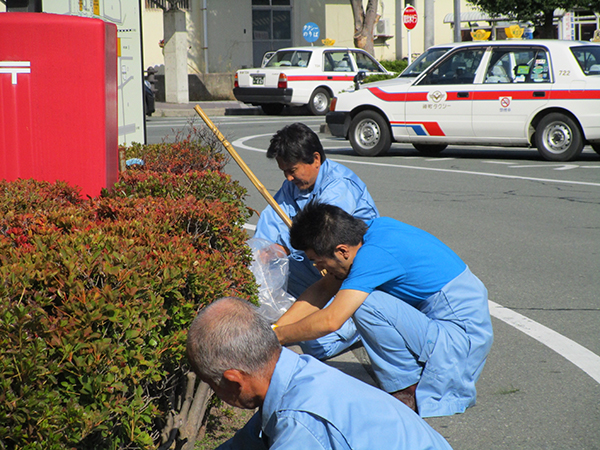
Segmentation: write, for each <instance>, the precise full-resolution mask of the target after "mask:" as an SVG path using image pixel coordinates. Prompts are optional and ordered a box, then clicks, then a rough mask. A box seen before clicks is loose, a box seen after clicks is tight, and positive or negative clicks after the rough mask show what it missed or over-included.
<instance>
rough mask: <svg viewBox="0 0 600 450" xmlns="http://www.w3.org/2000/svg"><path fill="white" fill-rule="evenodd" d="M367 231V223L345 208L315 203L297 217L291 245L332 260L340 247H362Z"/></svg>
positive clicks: (310, 203) (305, 208) (312, 202)
mask: <svg viewBox="0 0 600 450" xmlns="http://www.w3.org/2000/svg"><path fill="white" fill-rule="evenodd" d="M366 232H367V224H366V223H365V222H363V221H362V220H361V219H357V218H356V217H353V216H352V215H351V214H348V213H347V212H346V211H344V210H343V209H342V208H339V207H337V206H333V205H328V204H326V203H319V202H315V201H311V202H309V203H308V204H307V205H306V206H305V207H304V209H303V210H302V211H300V212H299V213H298V214H297V215H296V217H294V220H293V223H292V228H291V229H290V243H291V244H292V247H294V248H295V249H297V250H302V251H306V250H312V251H313V252H315V254H316V255H317V256H323V257H328V258H332V257H333V256H334V253H335V249H336V247H337V246H338V245H341V244H346V245H351V246H354V245H358V244H360V243H362V240H363V236H364V235H365V233H366Z"/></svg>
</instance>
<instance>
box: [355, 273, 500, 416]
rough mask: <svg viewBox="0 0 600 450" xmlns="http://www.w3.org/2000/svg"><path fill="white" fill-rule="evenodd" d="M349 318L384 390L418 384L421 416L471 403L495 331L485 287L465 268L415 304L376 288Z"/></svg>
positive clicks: (458, 409)
mask: <svg viewBox="0 0 600 450" xmlns="http://www.w3.org/2000/svg"><path fill="white" fill-rule="evenodd" d="M353 317H354V323H355V325H356V328H357V329H358V332H359V334H360V336H361V338H362V341H363V344H364V346H365V349H366V351H367V353H368V355H369V358H370V359H371V364H372V367H373V371H374V372H375V375H376V378H377V381H378V383H379V385H380V387H381V388H382V389H383V390H385V391H387V392H390V393H392V392H395V391H398V390H401V389H404V388H406V387H408V386H412V385H413V384H416V383H418V385H417V390H416V399H417V408H418V412H419V415H421V416H422V417H432V416H446V415H452V414H456V413H462V412H464V411H465V409H467V408H468V407H469V406H471V405H474V404H475V397H476V390H475V382H476V381H477V380H478V379H479V376H480V375H481V370H482V369H483V366H484V364H485V361H486V358H487V355H488V353H489V350H490V348H491V345H492V341H493V333H492V325H491V318H490V314H489V308H488V302H487V290H486V289H485V286H484V285H483V283H481V281H479V279H477V277H475V275H473V274H472V273H471V271H470V270H469V269H466V270H465V271H464V272H463V273H462V274H461V275H459V276H458V277H456V278H455V279H454V280H452V281H451V282H449V283H448V284H447V285H446V286H444V288H442V290H440V291H439V292H437V293H435V294H434V295H432V296H431V297H429V298H428V299H427V300H426V301H424V302H422V304H421V305H419V308H418V309H417V308H415V307H413V306H411V305H409V304H408V303H406V302H404V301H402V300H401V299H399V298H396V297H393V296H392V295H390V294H387V293H385V292H381V291H375V292H373V293H372V294H370V295H369V296H368V297H367V299H366V300H365V301H364V303H363V304H362V305H361V306H360V307H359V308H358V310H356V312H355V313H354V316H353Z"/></svg>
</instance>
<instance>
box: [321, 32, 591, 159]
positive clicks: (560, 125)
mask: <svg viewBox="0 0 600 450" xmlns="http://www.w3.org/2000/svg"><path fill="white" fill-rule="evenodd" d="M326 121H327V124H328V126H329V129H330V131H331V133H332V134H333V135H334V136H338V137H343V138H346V139H349V140H350V143H351V145H352V148H353V149H354V151H355V152H356V153H358V154H359V155H365V156H375V155H382V154H385V153H386V152H387V151H388V149H389V148H390V145H391V143H392V142H402V143H410V144H412V145H413V146H414V147H415V148H416V149H417V150H418V151H420V152H422V153H424V154H436V153H439V152H441V151H442V150H444V149H445V148H446V146H448V145H449V144H458V145H496V146H507V147H508V146H515V147H517V146H518V147H522V146H530V145H532V146H535V147H537V149H538V151H539V153H540V154H541V155H542V156H543V157H544V158H545V159H547V160H552V161H570V160H573V159H575V158H577V156H578V155H579V154H580V153H581V151H582V149H583V147H584V145H585V144H586V143H587V144H591V145H592V147H593V148H594V150H595V151H596V152H598V153H600V45H599V44H596V43H592V42H579V41H559V40H523V41H512V40H508V41H491V42H487V41H486V42H468V43H463V44H461V45H459V46H456V47H454V48H452V49H451V50H449V51H448V52H447V53H446V54H445V55H444V56H442V57H441V58H440V59H438V60H437V61H436V62H435V63H433V64H432V65H431V66H430V67H428V68H427V70H425V71H424V72H423V73H422V74H421V75H420V76H419V77H417V78H416V79H415V80H414V81H413V82H411V83H408V84H407V83H401V82H398V83H390V82H389V80H388V81H387V82H385V83H378V82H376V83H367V84H363V85H358V86H357V89H355V90H353V91H352V92H344V93H341V94H339V95H338V96H337V98H335V99H334V100H333V101H332V105H331V112H329V113H328V114H327V117H326Z"/></svg>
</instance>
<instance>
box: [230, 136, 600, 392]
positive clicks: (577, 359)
mask: <svg viewBox="0 0 600 450" xmlns="http://www.w3.org/2000/svg"><path fill="white" fill-rule="evenodd" d="M271 135H272V134H271V133H268V134H260V135H256V136H249V137H245V138H241V139H238V140H236V141H235V142H233V143H232V145H233V146H234V147H238V148H245V149H246V150H250V151H254V152H262V153H265V152H266V150H262V149H258V148H255V147H250V146H247V145H245V144H244V142H246V141H247V140H250V139H254V138H258V137H262V136H271ZM330 159H333V158H330ZM334 161H342V162H344V163H355V164H364V165H373V166H383V167H397V168H401V169H415V170H429V171H435V172H450V173H461V174H466V175H478V176H488V177H498V178H511V179H519V180H530V181H544V182H549V183H566V184H580V185H586V186H599V187H600V183H587V182H582V181H564V180H550V179H544V178H533V177H520V176H513V175H500V174H491V173H485V172H470V171H466V170H453V169H435V168H427V167H415V166H403V165H400V164H389V163H375V162H371V161H350V160H334ZM245 226H246V227H248V228H249V229H252V228H250V227H253V226H254V225H245ZM254 229H256V227H255V226H254ZM489 305H490V314H491V315H492V316H493V317H496V318H497V319H500V320H502V321H503V322H505V323H507V324H508V325H510V326H512V327H514V328H516V329H517V330H519V331H521V332H523V333H525V334H527V335H528V336H530V337H532V338H534V339H536V340H537V341H539V342H540V343H542V344H544V345H546V346H547V347H548V348H550V349H552V350H554V351H555V352H556V353H558V354H559V355H561V356H563V357H564V358H566V359H567V360H568V361H570V362H571V363H573V364H575V365H576V366H577V367H579V368H580V369H581V370H583V371H584V372H585V373H587V374H588V375H589V376H590V377H592V378H593V379H594V380H595V381H596V382H598V383H600V356H598V355H596V354H595V353H593V352H591V351H590V350H588V349H587V348H585V347H583V346H582V345H580V344H578V343H577V342H575V341H572V340H571V339H569V338H567V337H565V336H563V335H562V334H559V333H557V332H556V331H554V330H552V329H550V328H548V327H546V326H544V325H542V324H540V323H537V322H535V321H534V320H531V319H529V318H528V317H525V316H524V315H522V314H519V313H517V312H515V311H513V310H511V309H509V308H505V307H504V306H502V305H500V304H498V303H495V302H493V301H491V300H489Z"/></svg>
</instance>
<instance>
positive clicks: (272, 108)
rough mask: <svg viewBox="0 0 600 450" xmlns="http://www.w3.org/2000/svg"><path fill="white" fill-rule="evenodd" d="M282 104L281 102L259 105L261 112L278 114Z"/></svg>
mask: <svg viewBox="0 0 600 450" xmlns="http://www.w3.org/2000/svg"><path fill="white" fill-rule="evenodd" d="M284 106H285V105H283V104H281V103H263V104H262V105H260V107H261V108H262V110H263V112H264V113H265V114H266V115H268V116H278V115H279V114H281V111H283V107H284Z"/></svg>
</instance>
